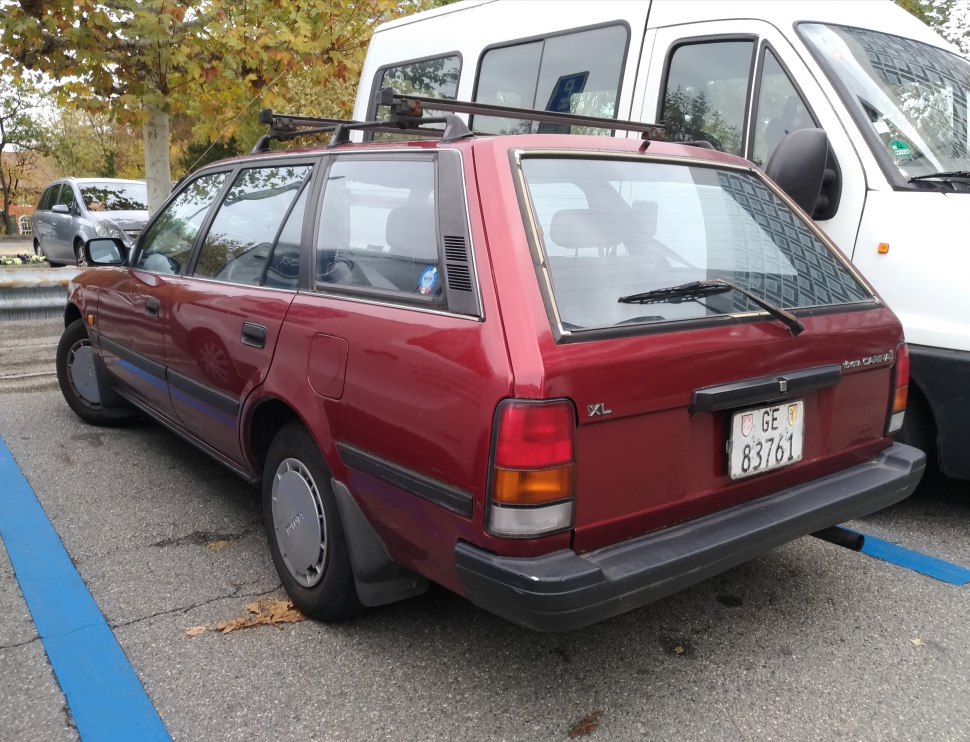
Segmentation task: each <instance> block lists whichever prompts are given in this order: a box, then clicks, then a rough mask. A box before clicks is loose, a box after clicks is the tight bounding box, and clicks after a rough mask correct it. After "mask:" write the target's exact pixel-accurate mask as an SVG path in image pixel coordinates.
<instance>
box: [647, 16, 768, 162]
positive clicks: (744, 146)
mask: <svg viewBox="0 0 970 742" xmlns="http://www.w3.org/2000/svg"><path fill="white" fill-rule="evenodd" d="M725 41H750V42H751V61H750V63H749V65H748V87H747V92H746V93H745V102H744V120H743V121H742V122H741V153H742V154H741V156H743V153H744V152H747V151H748V127H749V123H748V121H749V119H750V117H751V106H752V94H753V93H752V89H753V87H754V80H755V69H756V67H757V63H758V57H759V54H758V50H759V43H760V41H761V36H760V35H759V34H750V33H747V34H739V33H730V34H709V35H704V36H685V37H683V38H679V39H677V40H676V41H675V42H674V43H673V44H671V45H670V48H669V49H668V50H667V54H666V56H665V58H664V66H663V74H662V75H661V77H660V79H661V83H660V95H659V96H658V97H657V113H656V116H654V121H658V122H660V123H663V117H662V114H663V108H664V104H665V103H666V101H667V85H668V83H669V82H670V63H671V62H672V61H673V58H674V54H676V53H677V50H678V49H680V48H681V47H684V46H697V45H700V44H716V43H721V42H725ZM728 154H730V153H728Z"/></svg>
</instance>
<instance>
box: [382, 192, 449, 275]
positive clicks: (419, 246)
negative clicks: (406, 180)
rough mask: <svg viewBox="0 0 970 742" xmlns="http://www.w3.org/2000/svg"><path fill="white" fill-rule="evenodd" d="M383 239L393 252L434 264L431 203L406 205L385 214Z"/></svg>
mask: <svg viewBox="0 0 970 742" xmlns="http://www.w3.org/2000/svg"><path fill="white" fill-rule="evenodd" d="M386 231H387V234H386V238H387V244H388V247H390V248H391V252H392V253H396V254H398V255H407V256H409V257H412V258H418V259H420V260H428V261H430V262H437V260H438V240H437V230H436V229H435V210H434V204H408V205H406V206H401V207H400V208H397V209H394V210H393V211H391V212H390V213H389V214H388V215H387V226H386Z"/></svg>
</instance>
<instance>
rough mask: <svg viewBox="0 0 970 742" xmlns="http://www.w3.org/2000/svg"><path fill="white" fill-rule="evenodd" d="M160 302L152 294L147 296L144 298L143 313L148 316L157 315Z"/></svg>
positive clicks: (160, 305)
mask: <svg viewBox="0 0 970 742" xmlns="http://www.w3.org/2000/svg"><path fill="white" fill-rule="evenodd" d="M161 307H162V304H161V302H160V301H159V300H158V299H156V298H155V297H154V296H149V297H148V298H147V299H145V314H146V315H147V316H149V317H157V316H158V310H159V309H161Z"/></svg>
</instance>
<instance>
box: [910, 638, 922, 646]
mask: <svg viewBox="0 0 970 742" xmlns="http://www.w3.org/2000/svg"><path fill="white" fill-rule="evenodd" d="M909 643H910V644H912V645H913V646H914V647H925V646H926V642H924V641H923V640H922V639H920V638H916V639H910V640H909Z"/></svg>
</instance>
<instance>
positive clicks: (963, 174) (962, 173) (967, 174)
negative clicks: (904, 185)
mask: <svg viewBox="0 0 970 742" xmlns="http://www.w3.org/2000/svg"><path fill="white" fill-rule="evenodd" d="M929 178H970V170H950V171H949V172H944V173H930V174H929V175H914V176H913V177H912V178H910V179H909V182H910V183H912V182H913V181H914V180H927V179H929Z"/></svg>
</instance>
